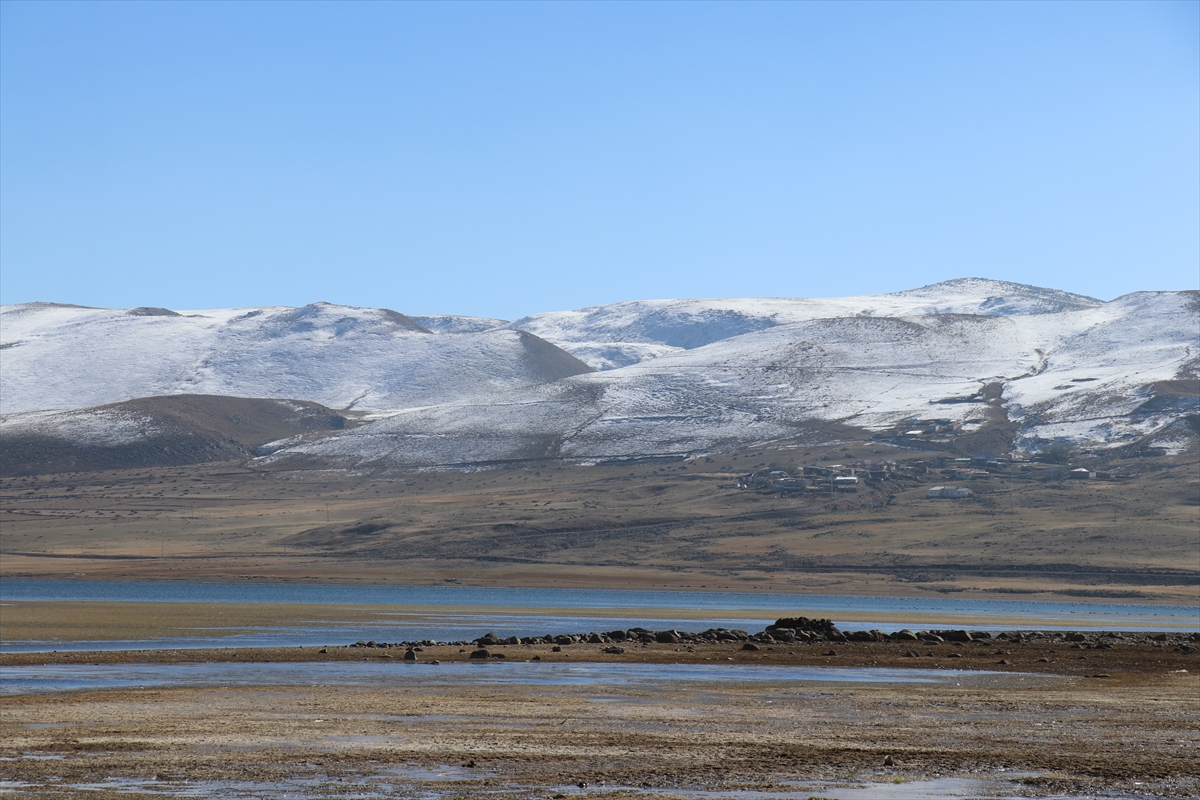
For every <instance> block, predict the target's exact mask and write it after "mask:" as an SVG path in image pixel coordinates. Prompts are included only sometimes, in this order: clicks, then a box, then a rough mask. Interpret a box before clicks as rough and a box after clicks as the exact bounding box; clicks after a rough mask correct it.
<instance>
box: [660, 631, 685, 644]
mask: <svg viewBox="0 0 1200 800" xmlns="http://www.w3.org/2000/svg"><path fill="white" fill-rule="evenodd" d="M654 641H656V642H658V643H659V644H679V631H659V632H658V633H656V634H654Z"/></svg>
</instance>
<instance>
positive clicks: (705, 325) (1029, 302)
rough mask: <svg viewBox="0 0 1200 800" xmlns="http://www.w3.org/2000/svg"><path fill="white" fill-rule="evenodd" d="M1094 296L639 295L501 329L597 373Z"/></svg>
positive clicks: (1036, 308) (998, 290) (978, 283)
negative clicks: (806, 333) (860, 319)
mask: <svg viewBox="0 0 1200 800" xmlns="http://www.w3.org/2000/svg"><path fill="white" fill-rule="evenodd" d="M1100 305H1101V302H1100V301H1099V300H1095V299H1093V298H1090V297H1084V296H1082V295H1077V294H1070V293H1067V292H1060V291H1057V290H1054V289H1042V288H1040V287H1036V286H1026V285H1024V284H1018V283H1007V282H1005V281H991V280H984V279H981V278H963V279H959V280H953V281H945V282H943V283H937V284H933V285H932V286H925V287H922V288H920V289H910V290H907V291H903V292H896V293H894V294H881V295H865V296H861V297H838V298H828V299H819V298H818V299H806V298H773V297H766V298H736V299H721V300H638V301H632V302H626V303H613V304H611V305H605V306H592V307H590V308H582V309H577V310H575V311H556V312H550V313H544V314H534V315H532V316H528V317H523V318H521V319H519V320H516V321H515V322H510V323H509V324H508V326H507V327H509V328H515V329H519V330H526V331H530V332H532V333H536V334H537V335H538V336H541V337H542V338H543V339H546V340H547V341H550V342H553V343H554V344H556V345H558V346H559V347H561V348H563V349H564V350H566V351H567V352H569V353H572V354H573V355H575V356H577V357H578V358H580V359H581V360H583V361H585V362H587V363H588V364H590V365H591V366H592V367H594V368H596V369H600V370H605V369H616V368H618V367H625V366H629V365H631V364H636V363H639V362H641V361H647V360H650V359H653V358H661V357H663V356H666V355H671V354H673V353H679V352H680V351H683V350H691V349H694V348H697V347H703V346H704V345H706V344H712V343H713V342H717V341H721V340H723V339H729V338H731V337H734V336H740V335H742V334H746V333H752V332H754V331H759V330H763V329H765V328H771V327H774V326H776V325H786V324H789V323H794V322H805V321H808V320H814V319H829V318H835V317H854V316H871V317H888V316H917V315H927V314H975V315H986V316H1015V315H1029V314H1052V313H1059V312H1063V311H1076V310H1080V309H1087V308H1095V307H1098V306H1100Z"/></svg>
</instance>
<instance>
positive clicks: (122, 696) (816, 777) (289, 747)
mask: <svg viewBox="0 0 1200 800" xmlns="http://www.w3.org/2000/svg"><path fill="white" fill-rule="evenodd" d="M744 644H745V643H744V642H720V643H711V644H704V643H696V644H692V645H687V644H685V643H683V642H680V643H659V642H654V643H638V644H636V645H634V644H632V643H631V644H630V645H629V646H627V647H626V648H625V652H624V653H619V654H617V653H605V652H604V649H605V648H606V647H609V645H606V644H591V643H587V642H580V643H572V644H570V645H551V644H548V643H542V644H532V645H521V644H517V645H503V644H501V645H491V646H489V647H488V648H487V649H488V650H489V651H490V652H491V657H489V658H488V659H471V658H470V656H471V653H472V652H474V650H475V649H477V648H473V647H471V646H468V647H460V646H456V645H441V646H438V645H431V646H421V649H420V651H419V652H416V651H415V650H414V653H415V656H416V659H417V660H415V661H405V660H404V659H403V658H402V655H403V653H406V652H408V648H404V649H403V650H402V649H400V648H386V647H361V646H360V647H350V646H331V647H326V648H275V649H268V650H249V651H248V650H231V649H230V650H211V651H206V650H188V651H146V652H141V653H138V652H129V651H117V652H113V651H106V652H97V653H71V654H67V653H58V654H55V653H37V654H35V653H20V654H6V655H4V656H2V657H0V677H2V676H4V674H5V673H7V675H8V676H12V675H14V674H15V673H17V672H20V671H22V670H25V669H37V668H39V666H46V667H52V668H67V667H70V668H72V669H74V668H84V667H86V666H87V665H88V664H93V663H95V664H101V665H102V667H101V668H103V669H109V670H113V669H120V668H121V667H122V665H129V669H130V671H131V672H133V671H134V669H135V668H136V666H137V665H139V664H141V665H154V664H157V665H158V667H157V668H159V669H162V670H163V671H165V672H167V673H168V674H169V673H170V672H171V670H172V668H173V667H176V666H178V667H180V668H184V667H190V668H202V667H204V666H205V664H206V662H207V663H208V664H210V665H214V666H220V667H221V668H224V669H229V668H243V667H244V668H258V667H264V666H275V665H278V666H280V667H285V668H286V669H287V670H292V671H293V672H297V671H300V672H304V671H307V672H305V673H304V674H302V675H301V677H300V678H296V677H292V678H290V679H289V682H288V683H287V684H286V685H284V684H283V682H282V681H276V682H275V684H274V685H273V684H272V682H271V681H272V679H271V677H270V675H271V673H270V671H269V670H265V671H263V672H262V673H261V674H260V675H259V677H256V678H255V679H254V682H253V683H251V684H246V683H239V682H237V681H235V680H221V679H217V680H214V681H207V682H206V681H197V680H192V681H191V682H190V683H188V681H187V680H180V681H178V682H172V681H167V682H165V683H163V684H161V685H147V686H145V687H128V686H126V687H120V688H107V689H95V688H84V689H79V690H74V691H47V692H30V693H19V694H9V695H6V696H3V697H0V791H3V792H4V793H5V794H7V795H8V796H16V797H26V796H28V797H46V796H50V797H55V796H61V797H89V798H97V797H123V798H127V797H137V796H145V797H185V796H186V797H285V796H287V797H364V798H370V797H429V798H442V797H444V798H453V797H499V798H508V797H512V798H518V797H520V798H529V797H544V798H553V797H555V796H558V795H561V796H563V797H576V796H597V797H599V796H604V797H613V798H622V797H668V798H670V797H695V798H708V797H712V798H717V797H721V798H726V797H727V798H742V799H743V800H748V799H750V798H759V797H780V798H782V797H809V796H817V797H823V798H841V799H842V800H854V798H884V797H887V798H892V797H894V798H905V797H964V798H965V797H1004V798H1009V797H1081V796H1101V797H1194V796H1197V795H1198V794H1200V658H1198V656H1197V654H1196V653H1194V652H1191V653H1189V652H1184V649H1185V648H1184V647H1183V646H1177V645H1174V644H1173V643H1172V642H1171V641H1167V642H1161V641H1154V640H1153V639H1150V640H1149V641H1145V642H1140V643H1137V642H1126V643H1124V644H1117V645H1114V646H1112V647H1109V648H1104V649H1099V648H1098V647H1084V646H1082V645H1081V643H1079V642H1073V643H1069V642H1066V641H1059V640H1057V639H1054V640H1048V641H1038V640H1036V639H1032V638H1030V639H1027V640H1025V641H1013V642H1002V643H997V642H996V641H991V642H971V643H959V644H958V646H956V645H955V644H953V643H945V642H943V643H923V644H922V645H921V646H920V647H919V648H914V647H911V646H910V645H907V644H905V643H904V642H898V641H886V642H845V643H837V644H836V645H832V646H831V645H830V643H828V642H826V643H821V644H807V645H805V644H790V645H786V646H782V647H781V646H774V649H767V648H766V647H764V648H762V649H761V650H758V651H752V650H743V649H742V647H744ZM1076 645H1081V646H1079V647H1076ZM554 647H558V648H559V650H558V651H557V652H556V651H554V649H553V648H554ZM322 649H323V650H325V651H326V652H324V653H321V652H320V650H322ZM909 650H916V651H918V652H919V655H917V656H915V657H914V656H910V655H908V651H909ZM831 651H832V653H833V654H832V655H828V653H830V652H831ZM922 651H923V652H922ZM996 651H1001V652H996ZM1005 651H1006V652H1005ZM501 653H503V654H504V655H505V658H503V659H497V658H495V657H494V656H495V655H496V654H501ZM927 653H931V654H932V655H930V654H927ZM956 654H957V657H955V658H952V657H951V656H954V655H956ZM535 658H536V659H537V660H536V661H535V660H534V659H535ZM435 661H436V662H439V663H436V664H435V663H433V662H435ZM1001 661H1004V662H1007V663H1004V664H1001V663H999V662H1001ZM80 662H85V663H80ZM722 669H725V670H728V671H727V672H720V670H722ZM573 670H575V671H579V672H582V673H586V675H585V677H584V678H583V679H578V678H577V677H575V678H573V677H572V675H571V674H570V672H571V671H573ZM820 670H832V671H837V670H844V671H853V670H860V671H862V673H863V675H864V676H865V677H859V678H856V677H855V676H854V675H847V674H845V673H837V676H835V675H834V674H833V673H828V672H827V673H824V674H823V673H821V672H820ZM871 670H876V672H874V673H872V672H871ZM622 671H625V673H626V674H623V673H622ZM367 672H370V675H369V676H368V675H367ZM839 676H840V677H839ZM1098 676H1104V677H1098ZM835 677H837V679H835ZM889 760H890V762H891V763H890V764H888V763H887V762H888V761H889ZM581 784H585V785H582V786H581Z"/></svg>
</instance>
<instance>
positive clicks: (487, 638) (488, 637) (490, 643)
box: [475, 633, 500, 647]
mask: <svg viewBox="0 0 1200 800" xmlns="http://www.w3.org/2000/svg"><path fill="white" fill-rule="evenodd" d="M475 644H477V645H479V646H480V647H494V646H495V645H498V644H500V637H499V636H497V635H496V634H494V633H485V634H484V635H483V636H480V637H479V638H478V639H476V640H475Z"/></svg>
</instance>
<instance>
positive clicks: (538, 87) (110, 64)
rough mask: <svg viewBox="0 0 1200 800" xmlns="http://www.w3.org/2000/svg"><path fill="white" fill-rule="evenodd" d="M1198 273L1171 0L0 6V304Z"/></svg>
mask: <svg viewBox="0 0 1200 800" xmlns="http://www.w3.org/2000/svg"><path fill="white" fill-rule="evenodd" d="M965 276H981V277H991V278H998V279H1003V280H1012V281H1018V282H1022V283H1033V284H1038V285H1043V286H1052V287H1054V288H1060V289H1066V290H1070V291H1076V292H1080V293H1083V294H1089V295H1092V296H1096V297H1100V298H1103V299H1110V298H1112V297H1114V296H1117V295H1120V294H1123V293H1126V292H1130V291H1137V290H1142V289H1186V288H1197V287H1198V286H1200V4H1198V3H1195V2H1176V3H1154V2H1137V3H1086V2H1077V3H1063V4H1055V3H1048V2H1044V3H1043V2H1039V3H1015V2H1006V3H997V4H991V3H934V4H920V3H917V4H904V3H882V4H873V3H842V4H821V3H796V4H785V3H769V4H752V3H729V4H705V3H667V4H653V3H602V4H587V3H544V4H541V3H539V4H520V3H447V4H419V3H405V4H385V3H364V4H353V3H348V2H339V3H336V4H322V3H307V4H300V3H258V4H237V3H131V4H124V3H41V2H39V3H26V2H14V0H5V1H4V2H3V3H0V300H2V301H3V302H5V303H14V302H24V301H29V300H53V301H58V302H69V303H79V304H83V305H97V306H117V307H123V306H136V305H155V306H167V307H171V308H205V307H221V306H245V305H261V304H284V305H302V304H304V303H308V302H312V301H315V300H328V301H331V302H338V303H346V304H350V305H364V306H386V307H390V308H395V309H397V310H400V311H405V312H408V313H462V314H474V315H480V316H496V317H503V318H509V319H511V318H515V317H518V316H521V315H523V314H527V313H532V312H536V311H546V310H555V309H564V308H573V307H579V306H585V305H592V304H598V303H607V302H613V301H618V300H629V299H644V298H654V297H721V296H837V295H846V294H857V293H867V292H885V291H894V290H898V289H904V288H911V287H914V286H920V285H923V284H928V283H932V282H935V281H939V280H945V279H949V278H955V277H965Z"/></svg>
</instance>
